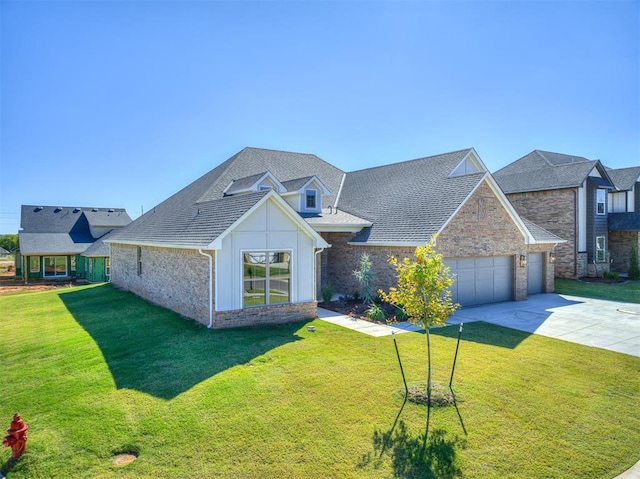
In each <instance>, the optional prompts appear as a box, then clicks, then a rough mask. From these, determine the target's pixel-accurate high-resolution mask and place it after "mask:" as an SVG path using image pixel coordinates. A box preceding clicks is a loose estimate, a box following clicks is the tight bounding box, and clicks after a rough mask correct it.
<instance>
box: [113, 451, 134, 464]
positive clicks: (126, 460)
mask: <svg viewBox="0 0 640 479" xmlns="http://www.w3.org/2000/svg"><path fill="white" fill-rule="evenodd" d="M137 458H138V456H136V455H135V454H118V455H116V456H114V457H113V460H112V462H113V464H114V465H115V466H126V465H127V464H131V463H132V462H133V461H135V460H136V459H137Z"/></svg>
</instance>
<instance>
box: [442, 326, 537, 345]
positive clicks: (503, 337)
mask: <svg viewBox="0 0 640 479" xmlns="http://www.w3.org/2000/svg"><path fill="white" fill-rule="evenodd" d="M431 334H433V335H435V336H442V337H445V338H452V339H457V337H458V325H457V324H454V325H448V326H445V327H443V328H433V329H431ZM529 336H531V333H527V332H524V331H518V330H517V329H512V328H505V327H503V326H496V325H495V324H491V323H485V322H482V321H478V322H474V323H464V331H463V333H462V342H463V343H464V342H465V341H472V342H474V343H479V344H487V345H490V346H498V347H501V348H508V349H514V348H516V347H517V346H518V345H519V344H520V343H521V342H522V341H524V340H525V339H527V338H528V337H529ZM460 347H461V348H464V346H463V345H462V343H461V346H460Z"/></svg>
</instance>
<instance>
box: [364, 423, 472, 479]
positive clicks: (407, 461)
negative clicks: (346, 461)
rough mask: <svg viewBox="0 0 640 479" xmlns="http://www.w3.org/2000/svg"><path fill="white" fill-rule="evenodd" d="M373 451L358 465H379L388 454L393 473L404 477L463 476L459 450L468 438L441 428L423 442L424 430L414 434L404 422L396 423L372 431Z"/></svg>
mask: <svg viewBox="0 0 640 479" xmlns="http://www.w3.org/2000/svg"><path fill="white" fill-rule="evenodd" d="M372 442H373V452H372V453H368V454H366V455H365V456H364V457H363V458H362V460H361V462H360V464H359V466H360V467H366V466H369V465H372V466H373V467H376V468H377V467H379V466H380V464H381V463H382V461H383V458H384V456H385V455H388V456H389V457H390V459H391V467H392V469H393V476H394V477H397V478H404V479H414V478H415V479H431V478H433V479H436V478H438V479H454V478H458V477H463V474H462V469H460V466H459V465H458V463H459V456H458V451H459V450H460V449H462V448H463V447H465V441H464V440H461V439H460V438H458V437H457V436H450V435H449V434H448V433H447V432H446V431H444V430H442V429H436V430H435V431H433V432H430V433H429V439H428V441H427V442H426V445H425V441H424V433H423V434H417V435H412V434H411V433H409V431H408V430H407V426H406V424H405V423H404V421H402V420H401V421H399V422H398V423H397V427H396V423H394V425H393V427H392V428H391V429H389V430H388V431H378V430H376V431H375V432H374V433H373V439H372Z"/></svg>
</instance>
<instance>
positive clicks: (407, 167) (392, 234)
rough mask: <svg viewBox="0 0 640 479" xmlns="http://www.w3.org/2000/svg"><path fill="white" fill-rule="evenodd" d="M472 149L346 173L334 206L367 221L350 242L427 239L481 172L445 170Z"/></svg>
mask: <svg viewBox="0 0 640 479" xmlns="http://www.w3.org/2000/svg"><path fill="white" fill-rule="evenodd" d="M472 151H473V150H472V149H466V150H460V151H455V152H452V153H445V154H442V155H436V156H430V157H426V158H419V159H416V160H411V161H405V162H402V163H394V164H390V165H386V166H380V167H376V168H368V169H365V170H360V171H354V172H352V173H348V174H347V177H346V179H345V182H344V186H343V189H342V194H341V196H340V203H339V206H340V208H341V209H342V210H344V211H347V212H348V213H351V214H354V215H356V216H358V217H360V218H364V219H366V220H368V221H371V222H372V223H373V225H372V226H371V227H370V228H365V229H364V230H363V231H361V232H360V233H358V234H357V235H356V236H355V237H354V238H353V240H352V242H356V243H410V244H419V243H425V242H427V241H428V240H429V238H430V237H431V235H432V234H434V233H437V232H438V231H439V230H440V229H441V228H442V226H444V225H445V224H446V222H447V221H448V220H449V219H450V218H451V216H452V215H453V214H454V212H455V211H456V209H457V208H458V207H459V206H460V205H461V203H462V202H463V201H464V200H465V199H466V198H467V196H468V195H469V194H470V193H471V192H472V191H473V190H474V189H475V188H476V186H477V185H478V183H479V182H480V181H481V180H482V179H483V178H484V177H485V175H486V174H487V173H486V172H479V173H471V174H466V175H460V176H454V177H450V176H449V174H450V173H451V172H452V171H453V170H454V169H455V168H456V166H458V164H460V162H461V161H462V160H463V159H464V158H465V157H466V156H467V155H468V154H470V152H472Z"/></svg>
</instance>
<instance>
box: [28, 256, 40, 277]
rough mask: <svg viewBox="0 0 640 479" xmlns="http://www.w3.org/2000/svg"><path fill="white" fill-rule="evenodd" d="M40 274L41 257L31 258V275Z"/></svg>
mask: <svg viewBox="0 0 640 479" xmlns="http://www.w3.org/2000/svg"><path fill="white" fill-rule="evenodd" d="M39 272H40V256H29V273H39Z"/></svg>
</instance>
